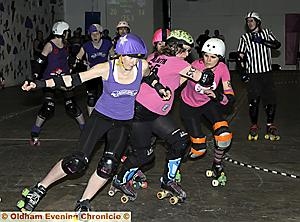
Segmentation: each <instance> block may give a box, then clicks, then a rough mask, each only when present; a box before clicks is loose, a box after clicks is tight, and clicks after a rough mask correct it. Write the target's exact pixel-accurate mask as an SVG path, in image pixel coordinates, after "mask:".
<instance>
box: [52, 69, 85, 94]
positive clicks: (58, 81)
mask: <svg viewBox="0 0 300 222" xmlns="http://www.w3.org/2000/svg"><path fill="white" fill-rule="evenodd" d="M70 76H71V78H72V83H71V86H69V87H67V86H66V84H65V81H64V79H63V77H62V76H61V75H58V76H54V77H53V81H54V83H55V86H54V88H56V89H62V90H64V91H69V90H72V89H74V88H75V87H76V86H79V85H81V84H82V81H81V79H80V76H79V73H76V74H73V75H70Z"/></svg>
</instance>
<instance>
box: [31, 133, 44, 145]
mask: <svg viewBox="0 0 300 222" xmlns="http://www.w3.org/2000/svg"><path fill="white" fill-rule="evenodd" d="M29 143H30V145H31V146H40V145H41V142H40V138H39V134H38V133H35V132H32V133H31V139H30V140H29Z"/></svg>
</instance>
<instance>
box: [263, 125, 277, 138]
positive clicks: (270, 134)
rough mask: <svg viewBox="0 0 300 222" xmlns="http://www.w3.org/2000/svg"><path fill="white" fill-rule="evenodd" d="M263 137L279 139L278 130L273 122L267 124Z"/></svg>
mask: <svg viewBox="0 0 300 222" xmlns="http://www.w3.org/2000/svg"><path fill="white" fill-rule="evenodd" d="M265 139H266V140H271V141H275V140H280V136H279V132H278V129H277V127H276V126H274V125H273V124H271V125H267V133H266V134H265Z"/></svg>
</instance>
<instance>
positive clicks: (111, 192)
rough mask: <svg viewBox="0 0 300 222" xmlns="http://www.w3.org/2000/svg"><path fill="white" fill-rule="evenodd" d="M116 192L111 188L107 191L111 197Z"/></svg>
mask: <svg viewBox="0 0 300 222" xmlns="http://www.w3.org/2000/svg"><path fill="white" fill-rule="evenodd" d="M115 193H116V192H115V191H113V190H111V189H110V190H109V191H108V192H107V194H108V196H111V197H113V196H114V195H115Z"/></svg>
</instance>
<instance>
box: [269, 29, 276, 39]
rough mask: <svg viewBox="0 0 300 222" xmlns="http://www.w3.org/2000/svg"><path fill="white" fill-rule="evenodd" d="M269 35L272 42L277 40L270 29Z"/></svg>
mask: <svg viewBox="0 0 300 222" xmlns="http://www.w3.org/2000/svg"><path fill="white" fill-rule="evenodd" d="M268 35H269V38H270V40H271V41H275V40H277V39H276V37H275V35H274V34H273V33H272V31H271V30H270V29H268Z"/></svg>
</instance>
